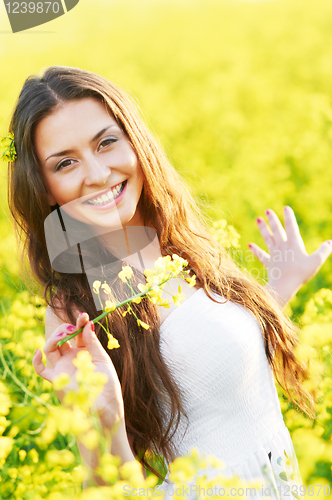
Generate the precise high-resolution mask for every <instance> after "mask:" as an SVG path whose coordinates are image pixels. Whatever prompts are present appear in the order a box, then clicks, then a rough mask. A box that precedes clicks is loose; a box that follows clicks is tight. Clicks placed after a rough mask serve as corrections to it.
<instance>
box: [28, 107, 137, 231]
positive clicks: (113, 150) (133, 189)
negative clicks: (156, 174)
mask: <svg viewBox="0 0 332 500" xmlns="http://www.w3.org/2000/svg"><path fill="white" fill-rule="evenodd" d="M34 141H35V147H36V151H37V155H38V159H39V161H40V164H41V166H42V170H43V175H44V179H45V183H46V186H47V189H48V201H49V203H50V205H55V204H56V203H58V204H59V206H60V207H62V209H63V210H65V211H66V212H67V213H68V215H70V216H71V217H73V218H74V219H77V220H80V221H82V222H84V223H86V224H89V225H91V226H97V227H102V228H105V227H109V228H120V227H122V226H124V225H135V226H139V225H143V224H144V222H143V215H142V213H141V211H140V210H139V208H138V201H139V199H140V196H141V192H142V188H143V179H144V177H143V171H142V169H141V166H140V164H139V161H138V159H137V156H136V154H135V152H134V150H133V148H132V146H131V145H130V143H129V140H128V138H127V136H126V134H125V133H124V132H123V131H122V130H121V128H120V127H119V125H118V124H117V122H116V121H115V120H114V118H113V116H112V115H111V114H109V113H108V112H107V109H106V107H105V106H104V105H103V103H101V102H100V101H98V100H97V99H93V98H84V99H81V100H75V101H69V102H66V103H65V104H64V105H61V106H59V107H57V108H56V110H55V111H54V112H53V113H51V114H50V115H48V116H46V117H45V118H43V119H42V120H41V121H40V122H39V123H38V125H37V127H36V130H35V137H34Z"/></svg>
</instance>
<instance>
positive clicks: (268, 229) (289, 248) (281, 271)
mask: <svg viewBox="0 0 332 500" xmlns="http://www.w3.org/2000/svg"><path fill="white" fill-rule="evenodd" d="M266 214H267V218H268V222H269V224H267V223H266V222H265V221H264V219H262V218H258V219H257V224H258V228H259V230H260V232H261V235H262V236H263V239H264V241H265V244H266V246H267V248H268V251H269V253H267V252H265V251H264V250H262V249H261V248H260V247H259V246H258V245H256V244H255V243H250V244H249V248H250V250H251V251H252V253H253V254H254V255H255V256H256V257H257V258H258V260H260V262H261V263H262V264H263V265H264V266H265V267H266V269H267V274H268V284H267V285H266V289H267V290H268V291H269V293H270V294H271V295H272V296H273V297H274V298H275V299H276V300H277V302H278V303H279V304H280V305H281V306H282V307H284V306H285V305H286V304H287V303H288V302H289V300H290V299H291V298H292V297H293V296H294V295H295V294H296V292H297V291H298V290H299V289H300V288H301V286H302V285H303V284H304V283H306V282H307V281H309V280H310V279H311V278H312V277H313V276H315V274H316V273H317V272H318V271H319V269H320V268H321V266H322V265H323V264H324V262H325V261H326V259H327V258H328V256H329V255H330V254H331V253H332V241H331V240H327V241H325V242H324V243H322V244H321V246H320V247H319V248H318V249H317V250H316V251H315V252H314V253H312V254H311V255H309V254H308V253H307V251H306V249H305V246H304V243H303V240H302V237H301V235H300V230H299V226H298V224H297V221H296V217H295V214H294V212H293V210H292V209H291V207H284V214H285V229H284V228H283V226H282V224H281V222H280V220H279V218H278V216H277V215H276V214H275V212H273V210H266Z"/></svg>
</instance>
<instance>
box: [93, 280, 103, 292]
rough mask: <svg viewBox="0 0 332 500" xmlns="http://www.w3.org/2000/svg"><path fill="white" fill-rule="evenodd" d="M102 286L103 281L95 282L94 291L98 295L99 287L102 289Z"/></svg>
mask: <svg viewBox="0 0 332 500" xmlns="http://www.w3.org/2000/svg"><path fill="white" fill-rule="evenodd" d="M100 286H101V281H98V280H97V281H94V283H93V291H94V292H95V293H96V294H97V295H98V293H99V289H100Z"/></svg>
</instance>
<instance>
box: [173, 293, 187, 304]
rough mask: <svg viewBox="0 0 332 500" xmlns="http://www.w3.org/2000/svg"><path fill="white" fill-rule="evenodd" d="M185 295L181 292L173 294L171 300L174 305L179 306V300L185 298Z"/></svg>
mask: <svg viewBox="0 0 332 500" xmlns="http://www.w3.org/2000/svg"><path fill="white" fill-rule="evenodd" d="M185 299H186V297H185V295H183V293H179V294H178V295H173V302H174V304H175V305H176V306H179V305H180V304H181V300H185Z"/></svg>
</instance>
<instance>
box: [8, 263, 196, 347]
mask: <svg viewBox="0 0 332 500" xmlns="http://www.w3.org/2000/svg"><path fill="white" fill-rule="evenodd" d="M187 266H188V261H187V260H185V259H183V258H182V257H180V256H179V255H176V254H173V255H172V257H171V256H170V255H166V256H165V257H159V258H158V259H157V260H156V262H155V263H154V267H153V269H145V271H144V274H145V276H146V283H145V284H143V283H139V284H138V285H137V288H138V290H139V291H140V292H139V293H137V294H135V293H134V290H133V288H132V286H131V283H128V280H130V279H131V278H132V276H133V270H132V269H131V267H130V266H123V267H122V270H121V271H120V272H119V273H118V277H119V278H120V279H121V281H123V283H126V284H127V285H128V286H129V287H130V288H131V290H132V293H133V295H132V296H131V297H130V298H129V299H126V300H124V301H123V302H121V303H119V304H117V303H116V302H114V300H110V299H108V300H106V301H105V305H103V304H102V300H101V298H100V295H99V294H100V290H103V291H104V292H105V293H106V295H108V296H109V297H112V289H111V287H110V286H109V285H108V284H107V283H106V281H104V283H103V284H101V281H100V280H95V281H94V282H93V292H94V293H95V294H96V295H98V299H99V302H100V304H101V307H102V310H103V312H102V314H100V315H99V316H98V317H97V318H95V319H94V320H93V322H94V323H97V322H99V320H101V319H102V318H104V317H105V316H106V328H105V327H104V325H102V324H101V323H99V324H100V326H101V327H102V328H103V329H104V330H105V332H106V333H107V335H108V345H109V349H114V348H118V347H120V345H119V343H118V341H117V340H116V339H114V337H113V336H111V335H110V332H109V328H108V321H107V315H108V314H109V313H112V312H113V311H115V310H116V309H118V308H119V307H122V306H124V305H127V310H126V311H123V312H122V316H123V317H125V316H126V315H127V314H128V313H129V314H133V315H134V316H135V318H136V320H137V324H138V326H141V327H142V328H144V329H145V330H148V329H149V325H148V324H147V323H145V322H143V321H141V320H140V319H139V318H138V317H137V316H136V314H135V311H134V310H133V309H132V308H131V307H130V304H131V303H132V302H133V303H134V304H140V303H141V301H142V299H143V298H144V297H146V298H148V299H149V300H150V302H152V303H153V304H155V305H158V306H160V307H165V308H169V307H170V303H169V300H167V299H163V298H162V291H163V289H164V287H165V284H166V283H167V282H168V281H169V280H171V279H174V278H176V279H178V278H182V279H185V280H186V281H187V282H188V283H189V286H194V285H195V283H196V281H195V278H196V276H195V275H193V276H191V277H187V276H186V275H187V274H188V273H189V270H187V271H184V268H185V267H187ZM171 295H172V294H171ZM172 296H173V302H174V304H175V305H177V306H178V305H180V304H181V302H182V301H183V300H185V296H184V295H183V294H182V293H181V286H180V287H179V293H178V294H177V295H172ZM82 330H83V328H81V329H80V330H78V331H77V332H74V333H73V334H72V335H68V336H67V338H65V339H62V340H60V341H59V342H58V345H59V346H61V345H62V344H64V343H65V342H67V341H68V340H70V339H71V338H73V337H75V336H76V335H77V334H78V333H80V332H81V331H82ZM13 348H15V350H17V345H16V344H15V343H13Z"/></svg>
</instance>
